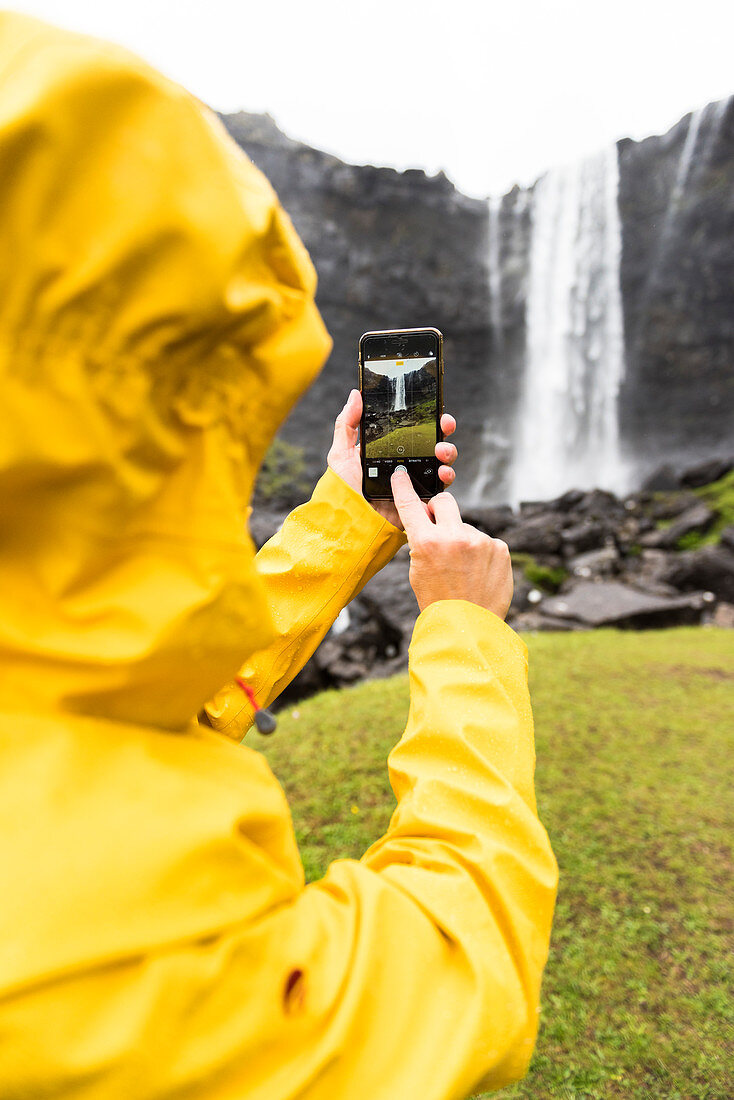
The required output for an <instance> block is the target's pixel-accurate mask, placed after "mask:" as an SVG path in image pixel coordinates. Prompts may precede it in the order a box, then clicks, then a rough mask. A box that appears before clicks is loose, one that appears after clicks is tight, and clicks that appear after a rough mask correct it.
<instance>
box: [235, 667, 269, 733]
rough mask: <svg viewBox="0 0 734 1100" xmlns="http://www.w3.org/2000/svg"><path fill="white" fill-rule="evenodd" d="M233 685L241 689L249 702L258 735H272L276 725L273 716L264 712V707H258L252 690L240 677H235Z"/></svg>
mask: <svg viewBox="0 0 734 1100" xmlns="http://www.w3.org/2000/svg"><path fill="white" fill-rule="evenodd" d="M235 683H236V684H237V685H238V686H239V687H241V688H242V690H243V691H244V693H245V695H246V696H247V698H248V699H249V700H250V704H251V706H252V709H253V710H254V711H255V725H256V726H257V729H258V733H263V734H268V733H273V732H274V730H275V727H276V726H277V724H278V723H277V722H276V720H275V717H274V715H272V714H271V713H270V711H269V710H266V709H265V708H264V707H261V706H260V704H259V703H258V701H257V699H256V698H255V692H254V691H253V690H252V688H251V687H250V685H249V684H248V683H246V682H245V681H244V680H243V679H242V677H241V676H235Z"/></svg>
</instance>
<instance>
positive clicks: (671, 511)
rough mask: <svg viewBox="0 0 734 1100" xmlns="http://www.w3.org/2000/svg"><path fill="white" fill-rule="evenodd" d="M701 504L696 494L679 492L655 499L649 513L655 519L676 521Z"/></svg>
mask: <svg viewBox="0 0 734 1100" xmlns="http://www.w3.org/2000/svg"><path fill="white" fill-rule="evenodd" d="M698 503H699V500H698V497H697V496H696V494H695V493H691V492H688V491H687V490H686V491H679V492H677V493H665V494H664V495H662V496H659V497H653V498H652V500H651V501H650V503H649V504H648V506H647V513H648V515H649V516H651V517H652V518H653V519H675V518H676V516H680V515H682V514H683V513H684V512H685V511H687V510H688V509H689V508H693V507H695V505H696V504H698Z"/></svg>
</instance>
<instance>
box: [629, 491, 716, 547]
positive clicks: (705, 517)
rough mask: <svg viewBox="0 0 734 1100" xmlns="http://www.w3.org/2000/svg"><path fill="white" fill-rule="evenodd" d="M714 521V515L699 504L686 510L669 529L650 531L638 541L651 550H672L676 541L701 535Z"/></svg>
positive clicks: (703, 505) (676, 543)
mask: <svg viewBox="0 0 734 1100" xmlns="http://www.w3.org/2000/svg"><path fill="white" fill-rule="evenodd" d="M715 519H716V513H715V512H712V511H711V509H710V508H707V507H706V505H705V504H703V503H702V502H699V503H697V504H694V505H693V507H692V508H688V509H687V510H686V511H685V512H684V513H683V515H682V516H679V517H678V519H676V520H674V521H673V523H671V525H670V527H664V528H662V529H660V530H657V531H650V532H649V533H648V534H646V535H643V536H642V537H641V539H640V543H641V545H642V546H646V547H648V548H652V549H661V550H673V549H675V547H676V546H677V545H678V540H679V539H681V538H683V536H684V535H689V534H692V533H694V532H697V533H700V534H703V533H704V532H706V531H708V529H709V527H711V525H712V524H713V522H714V520H715Z"/></svg>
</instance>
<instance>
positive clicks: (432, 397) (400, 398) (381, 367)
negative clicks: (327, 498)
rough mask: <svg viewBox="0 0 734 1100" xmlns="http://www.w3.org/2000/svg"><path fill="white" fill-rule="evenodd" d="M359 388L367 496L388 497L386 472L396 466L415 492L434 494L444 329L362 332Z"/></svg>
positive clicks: (425, 496) (436, 488) (437, 489)
mask: <svg viewBox="0 0 734 1100" xmlns="http://www.w3.org/2000/svg"><path fill="white" fill-rule="evenodd" d="M359 388H360V392H361V394H362V423H361V425H360V433H359V446H360V454H361V458H362V490H363V492H364V495H365V497H366V498H367V500H392V490H391V488H390V476H391V475H392V472H393V470H394V469H395V468H396V467H397V466H404V467H405V469H406V470H407V471H408V473H409V474H410V477H411V480H412V482H413V487H414V488H415V491H416V493H417V494H418V496H420V497H423V499H424V500H427V499H428V498H429V497H432V496H435V495H436V493H438V492H440V490H441V489H443V483H442V482H441V481H439V478H438V466H439V463H438V459H437V458H436V443H438V442H439V441H440V440H441V439H442V438H443V436H442V434H441V414H442V412H443V335H442V333H440V332H439V331H438V329H437V328H405V329H391V330H389V331H387V332H365V333H363V335H362V336H361V337H360V340H359Z"/></svg>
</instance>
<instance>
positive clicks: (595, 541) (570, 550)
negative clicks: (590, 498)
mask: <svg viewBox="0 0 734 1100" xmlns="http://www.w3.org/2000/svg"><path fill="white" fill-rule="evenodd" d="M607 534H608V528H607V526H606V525H605V524H602V523H599V521H598V520H592V519H585V520H584V521H583V522H582V523H576V524H574V525H573V527H566V528H565V530H563V531H561V547H562V550H563V554H564V556H565V557H569V558H572V557H574V555H576V554H583V553H585V551H587V550H596V549H597V547H599V546H603V545H604V541H605V539H606V536H607Z"/></svg>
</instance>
